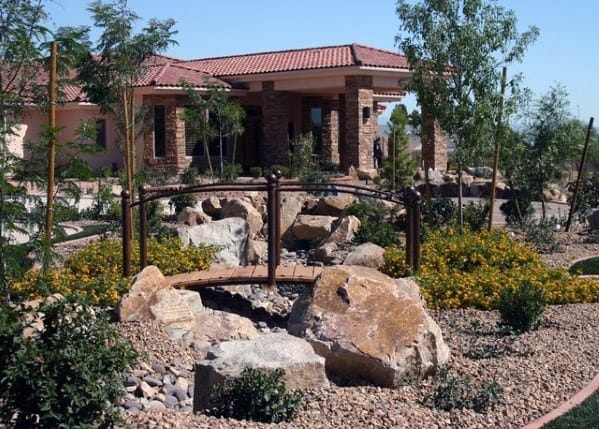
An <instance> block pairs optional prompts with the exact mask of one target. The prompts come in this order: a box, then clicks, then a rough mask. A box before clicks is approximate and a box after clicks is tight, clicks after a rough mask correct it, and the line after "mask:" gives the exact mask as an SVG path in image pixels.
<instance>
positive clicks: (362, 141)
mask: <svg viewBox="0 0 599 429" xmlns="http://www.w3.org/2000/svg"><path fill="white" fill-rule="evenodd" d="M375 107H376V106H375V105H374V100H373V91H372V77H371V76H347V77H346V78H345V118H344V119H345V142H344V144H343V151H342V152H341V154H340V161H341V168H342V169H343V170H347V169H348V168H349V167H350V166H352V165H353V166H354V167H355V168H373V166H374V160H373V153H372V148H373V142H374V138H375V136H376V131H377V124H376V116H377V115H376V111H375ZM365 108H368V109H369V111H370V118H365V117H364V111H365Z"/></svg>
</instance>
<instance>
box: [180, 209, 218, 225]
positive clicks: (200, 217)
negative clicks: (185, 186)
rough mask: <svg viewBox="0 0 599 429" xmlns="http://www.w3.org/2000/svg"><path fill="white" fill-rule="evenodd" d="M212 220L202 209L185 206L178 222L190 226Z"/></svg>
mask: <svg viewBox="0 0 599 429" xmlns="http://www.w3.org/2000/svg"><path fill="white" fill-rule="evenodd" d="M211 221H212V218H211V217H210V216H208V215H207V214H206V213H204V212H203V211H202V210H198V209H195V208H193V207H183V209H182V210H181V212H180V213H179V214H178V215H177V223H182V224H184V225H189V226H196V225H201V224H203V223H208V222H211Z"/></svg>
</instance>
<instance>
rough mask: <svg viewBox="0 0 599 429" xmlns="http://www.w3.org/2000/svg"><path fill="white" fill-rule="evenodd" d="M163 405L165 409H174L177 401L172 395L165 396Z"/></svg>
mask: <svg viewBox="0 0 599 429" xmlns="http://www.w3.org/2000/svg"><path fill="white" fill-rule="evenodd" d="M164 405H165V406H166V407H167V408H175V407H176V406H177V405H179V399H177V398H176V397H175V396H172V395H166V397H165V398H164Z"/></svg>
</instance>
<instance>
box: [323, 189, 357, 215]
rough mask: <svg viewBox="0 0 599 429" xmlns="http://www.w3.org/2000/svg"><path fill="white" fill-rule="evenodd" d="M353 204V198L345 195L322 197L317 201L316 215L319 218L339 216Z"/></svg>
mask: <svg viewBox="0 0 599 429" xmlns="http://www.w3.org/2000/svg"><path fill="white" fill-rule="evenodd" d="M353 202H354V196H353V195H351V194H346V193H339V194H338V195H331V196H324V197H321V198H320V199H319V200H318V205H317V206H316V214H318V215H321V216H341V215H342V214H343V211H344V210H345V209H346V208H347V206H349V205H350V204H351V203H353Z"/></svg>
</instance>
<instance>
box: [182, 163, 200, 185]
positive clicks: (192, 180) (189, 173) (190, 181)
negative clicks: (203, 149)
mask: <svg viewBox="0 0 599 429" xmlns="http://www.w3.org/2000/svg"><path fill="white" fill-rule="evenodd" d="M199 175H200V172H199V171H198V169H197V168H196V167H192V166H189V167H187V168H186V169H185V170H183V173H182V174H181V183H183V184H184V185H195V184H197V183H198V176H199Z"/></svg>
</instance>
